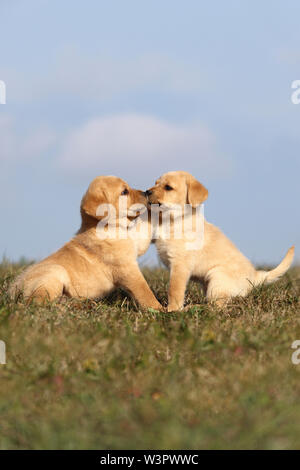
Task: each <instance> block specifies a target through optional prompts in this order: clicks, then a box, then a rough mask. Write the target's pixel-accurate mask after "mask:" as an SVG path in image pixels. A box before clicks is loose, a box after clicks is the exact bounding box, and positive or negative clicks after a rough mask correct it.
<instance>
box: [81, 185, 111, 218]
mask: <svg viewBox="0 0 300 470" xmlns="http://www.w3.org/2000/svg"><path fill="white" fill-rule="evenodd" d="M106 202H107V201H106V198H105V197H104V195H102V196H100V195H96V194H94V193H93V192H91V191H89V190H88V191H87V192H86V193H85V195H84V196H83V198H82V201H81V205H80V210H81V214H82V215H83V214H87V215H89V216H90V217H93V218H94V219H97V220H101V219H102V218H103V217H104V214H102V215H97V209H98V207H99V206H100V205H101V204H106Z"/></svg>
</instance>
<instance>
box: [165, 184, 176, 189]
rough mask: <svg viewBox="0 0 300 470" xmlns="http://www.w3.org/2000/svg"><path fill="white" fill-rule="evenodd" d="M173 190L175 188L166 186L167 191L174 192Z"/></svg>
mask: <svg viewBox="0 0 300 470" xmlns="http://www.w3.org/2000/svg"><path fill="white" fill-rule="evenodd" d="M172 189H174V188H172V186H169V185H168V184H166V186H165V190H166V191H172Z"/></svg>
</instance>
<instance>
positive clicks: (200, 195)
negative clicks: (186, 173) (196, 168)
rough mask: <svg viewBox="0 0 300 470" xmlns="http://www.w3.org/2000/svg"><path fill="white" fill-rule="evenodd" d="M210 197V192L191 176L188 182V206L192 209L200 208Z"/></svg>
mask: <svg viewBox="0 0 300 470" xmlns="http://www.w3.org/2000/svg"><path fill="white" fill-rule="evenodd" d="M207 197H208V191H207V189H206V188H205V186H203V184H201V183H200V182H199V181H197V180H196V178H194V177H193V176H190V177H189V178H188V180H187V200H188V204H191V206H192V207H196V206H199V204H202V202H204V201H206V199H207Z"/></svg>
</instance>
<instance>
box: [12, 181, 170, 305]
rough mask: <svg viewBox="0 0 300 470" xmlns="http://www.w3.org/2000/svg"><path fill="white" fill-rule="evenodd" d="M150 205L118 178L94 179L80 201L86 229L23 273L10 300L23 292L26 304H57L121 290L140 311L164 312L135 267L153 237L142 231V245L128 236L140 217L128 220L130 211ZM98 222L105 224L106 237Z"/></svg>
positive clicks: (130, 216)
mask: <svg viewBox="0 0 300 470" xmlns="http://www.w3.org/2000/svg"><path fill="white" fill-rule="evenodd" d="M120 198H121V199H120ZM120 200H121V201H122V202H123V203H122V204H121V205H120ZM146 203H147V201H146V198H145V196H144V193H143V192H142V191H138V190H135V189H132V188H130V187H129V185H128V184H127V183H126V182H125V181H123V180H122V179H120V178H116V177H115V176H99V177H97V178H96V179H94V180H93V181H92V183H91V184H90V186H89V188H88V190H87V192H86V194H85V195H84V196H83V199H82V201H81V208H80V209H81V218H82V223H81V227H80V230H79V231H78V233H77V235H76V236H75V237H74V238H73V239H72V240H71V241H70V242H68V243H67V244H66V245H64V246H63V247H62V248H61V249H60V250H58V251H57V252H56V253H54V254H52V255H51V256H49V257H48V258H46V259H44V260H43V261H41V262H40V263H37V264H35V265H33V266H30V267H29V268H28V269H26V270H25V271H24V272H23V273H21V274H20V276H19V277H17V279H16V280H15V282H14V283H13V285H12V286H11V288H10V294H11V296H16V295H17V294H18V293H19V292H23V294H24V297H25V298H27V299H32V298H35V299H36V300H38V301H43V300H45V299H48V300H53V299H55V298H57V297H60V296H61V295H62V294H66V295H67V296H69V297H87V298H91V299H94V298H100V297H103V296H105V295H107V294H109V292H111V291H112V290H113V289H114V288H115V287H122V288H124V289H125V290H126V291H128V292H129V293H130V294H131V295H132V296H133V297H134V298H135V299H136V300H137V302H138V303H139V304H140V305H141V306H142V307H152V308H154V309H157V310H161V309H162V307H161V305H160V303H159V302H158V301H157V300H156V298H155V297H154V295H153V293H152V291H151V290H150V288H149V286H148V284H147V282H146V281H145V279H144V277H143V275H142V273H141V271H140V269H139V266H138V263H137V261H136V258H137V256H138V255H141V254H143V253H144V252H145V251H146V250H147V248H148V246H149V244H150V241H151V234H150V232H149V238H147V237H145V234H148V230H146V231H145V230H144V231H143V235H144V236H143V237H142V239H139V238H138V237H128V236H126V235H127V230H128V227H129V225H130V223H131V224H132V219H134V218H136V217H137V215H138V213H137V212H135V213H133V215H132V214H131V215H129V214H130V207H132V206H133V205H135V204H140V205H143V206H145V205H146ZM120 208H121V209H122V210H121V209H120ZM99 209H100V210H99ZM124 209H125V210H124ZM104 216H105V220H104ZM100 222H105V224H103V227H104V228H103V229H102V231H99V223H100ZM106 223H108V224H110V225H111V226H114V228H115V229H116V231H117V232H116V235H115V236H111V235H110V236H108V237H105V231H106V229H107V226H106ZM145 223H146V224H148V222H147V220H146V221H145ZM118 230H119V232H118ZM119 234H121V236H119Z"/></svg>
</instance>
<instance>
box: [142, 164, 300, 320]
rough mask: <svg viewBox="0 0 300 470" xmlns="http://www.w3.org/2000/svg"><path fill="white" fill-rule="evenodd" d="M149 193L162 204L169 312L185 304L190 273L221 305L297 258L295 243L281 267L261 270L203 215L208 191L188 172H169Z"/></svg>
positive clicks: (159, 235)
mask: <svg viewBox="0 0 300 470" xmlns="http://www.w3.org/2000/svg"><path fill="white" fill-rule="evenodd" d="M146 195H147V197H148V201H149V203H150V204H151V207H153V205H159V207H158V210H159V211H160V216H159V224H158V230H157V231H156V233H155V238H156V247H157V251H158V254H159V256H160V258H161V260H162V261H163V262H164V264H165V265H166V266H167V267H169V268H170V285H169V295H168V297H169V303H168V311H174V310H179V309H181V308H182V307H183V302H184V294H185V289H186V285H187V282H188V281H189V279H190V278H191V277H193V278H197V279H200V280H201V281H202V282H203V284H204V287H205V290H206V296H207V298H208V299H209V300H216V301H217V302H218V304H219V305H222V304H223V303H224V302H226V301H227V300H228V299H230V298H231V297H234V296H245V295H246V294H247V293H248V292H249V291H250V290H251V289H252V287H253V286H256V285H258V284H261V283H263V282H266V283H271V282H274V281H276V280H277V279H278V278H279V277H280V276H282V275H283V274H284V273H285V272H286V271H287V270H288V268H289V267H290V265H291V263H292V261H293V257H294V247H292V248H290V249H289V251H288V252H287V254H286V256H285V258H284V259H283V261H282V262H281V263H280V264H279V265H278V266H277V268H275V269H273V270H272V271H269V272H267V271H256V270H255V268H254V267H253V265H252V264H251V263H250V261H249V260H248V259H247V258H246V257H245V256H244V255H243V254H242V253H241V252H240V251H239V250H238V249H237V248H236V247H235V246H234V244H233V243H232V242H231V241H230V240H229V239H228V238H227V237H226V236H225V235H224V234H223V233H222V232H221V231H220V230H219V229H218V228H217V227H215V226H214V225H212V224H210V223H208V222H206V221H205V220H204V217H203V215H202V214H201V213H200V212H199V210H197V206H199V205H200V204H201V203H203V202H204V201H205V200H206V199H207V196H208V191H207V189H206V188H205V187H204V186H203V185H202V184H201V183H200V182H199V181H197V180H196V179H195V178H194V177H193V176H192V175H191V174H189V173H187V172H185V171H172V172H169V173H165V174H164V175H162V176H161V177H160V178H159V179H158V180H157V181H156V183H155V186H153V187H152V188H150V189H149V190H148V191H146ZM166 215H169V217H166ZM167 225H169V227H168V230H167V229H166V226H167ZM185 226H187V227H188V228H187V229H186V228H185ZM197 226H198V228H197Z"/></svg>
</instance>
